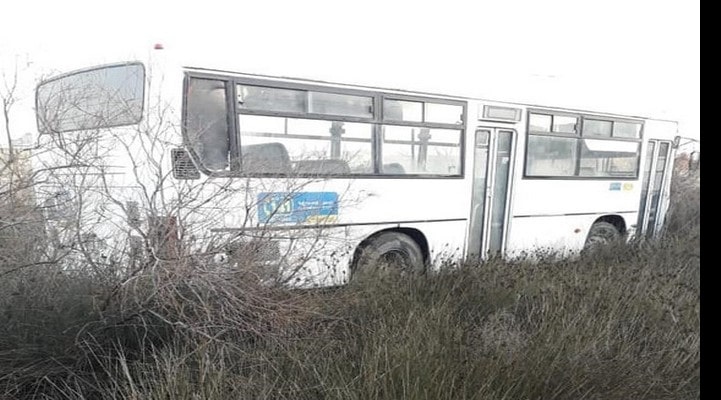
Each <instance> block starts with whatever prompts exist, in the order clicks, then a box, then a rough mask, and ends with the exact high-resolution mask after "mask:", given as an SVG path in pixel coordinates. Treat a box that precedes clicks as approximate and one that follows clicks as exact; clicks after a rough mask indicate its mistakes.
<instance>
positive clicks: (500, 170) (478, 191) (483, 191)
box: [467, 128, 515, 258]
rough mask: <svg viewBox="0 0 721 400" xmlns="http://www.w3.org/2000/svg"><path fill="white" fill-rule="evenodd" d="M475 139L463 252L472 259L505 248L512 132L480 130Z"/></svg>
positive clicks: (513, 138)
mask: <svg viewBox="0 0 721 400" xmlns="http://www.w3.org/2000/svg"><path fill="white" fill-rule="evenodd" d="M475 136H476V137H475V145H474V151H473V159H474V166H473V197H472V201H471V219H470V228H469V229H470V231H469V235H468V251H467V252H468V254H469V255H471V256H472V257H477V256H481V258H486V257H487V256H488V255H494V254H499V253H502V252H503V250H504V246H505V241H506V240H505V239H506V233H507V226H508V203H509V201H508V199H509V197H510V193H511V181H512V180H511V177H512V176H513V175H512V173H513V171H512V168H513V155H514V154H513V148H514V142H515V132H514V131H512V130H509V129H500V128H480V129H478V130H477V131H476V135H475Z"/></svg>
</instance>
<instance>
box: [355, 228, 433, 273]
mask: <svg viewBox="0 0 721 400" xmlns="http://www.w3.org/2000/svg"><path fill="white" fill-rule="evenodd" d="M353 264H354V269H353V273H354V275H355V274H357V273H367V272H371V271H376V272H379V271H383V270H386V269H388V268H391V270H392V271H395V272H400V273H402V274H421V273H423V272H425V268H426V265H425V260H424V257H423V250H422V249H421V247H420V246H419V245H418V243H416V241H415V240H413V238H411V237H410V236H408V235H406V234H403V233H400V232H382V233H380V234H378V235H376V236H372V237H371V238H370V239H368V241H367V242H366V243H365V244H364V245H363V246H362V247H361V248H359V249H358V252H357V257H356V258H355V261H354V263H353Z"/></svg>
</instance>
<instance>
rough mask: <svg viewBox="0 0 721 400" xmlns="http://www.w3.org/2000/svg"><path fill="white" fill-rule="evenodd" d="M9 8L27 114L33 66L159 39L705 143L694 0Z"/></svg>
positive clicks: (129, 51)
mask: <svg viewBox="0 0 721 400" xmlns="http://www.w3.org/2000/svg"><path fill="white" fill-rule="evenodd" d="M7 3H9V4H4V5H3V6H2V7H3V10H2V14H1V15H0V68H2V70H3V72H4V73H5V74H6V75H7V74H8V73H9V71H10V70H11V69H12V68H13V67H14V65H16V64H17V65H19V66H20V67H21V68H20V69H21V71H25V73H24V74H23V75H22V76H21V80H20V82H21V86H22V90H21V91H20V92H19V95H20V97H21V98H22V100H24V101H23V102H22V103H20V105H21V106H22V107H23V108H24V109H27V107H30V106H31V105H32V90H31V88H32V86H33V85H34V81H35V80H36V79H37V77H38V76H39V75H38V74H46V73H48V72H49V71H66V70H69V69H75V68H80V67H83V66H87V65H88V64H95V63H100V62H115V61H121V60H126V59H135V58H138V57H142V56H144V55H146V54H147V52H148V51H149V50H150V49H151V48H152V45H153V44H154V43H156V42H159V43H163V44H164V45H165V47H166V49H168V50H169V51H171V50H172V51H178V52H188V53H190V54H193V56H194V59H195V64H196V65H197V66H205V64H204V60H211V59H217V58H218V56H219V55H220V56H222V59H223V61H224V64H225V66H226V67H228V68H232V69H234V70H237V71H239V72H249V73H260V74H268V75H283V76H294V77H300V78H311V79H320V80H327V81H337V82H343V83H357V84H365V85H373V86H382V87H390V88H400V89H408V90H422V91H431V92H437V93H447V94H456V95H468V96H474V97H482V98H489V99H497V100H507V101H518V102H524V103H533V104H544V105H555V106H564V107H571V108H582V109H592V110H597V111H606V112H618V113H628V114H634V115H644V116H651V117H658V118H664V119H673V120H678V121H679V122H680V128H679V129H680V133H681V135H683V136H690V137H696V138H698V137H699V129H700V3H699V0H690V1H689V0H674V1H664V0H656V1H650V0H603V1H579V0H569V1H566V0H563V1H562V0H544V1H513V0H503V1H456V0H443V1H433V2H423V1H392V0H364V1H340V0H336V1H320V0H318V1H316V0H305V1H292V0H288V1H271V0H264V1H259V0H252V1H241V0H236V1H216V0H202V1H150V0H144V1H143V0H116V1H112V2H111V1H100V0H95V1H80V0H64V1H53V0H35V1H33V0H23V1H12V2H7ZM28 63H29V64H28ZM1 78H2V75H0V85H1V84H2V80H1ZM0 90H1V89H0ZM31 120H32V118H31V117H30V118H29V117H26V116H18V118H16V122H15V124H16V125H14V126H13V132H14V133H15V136H20V135H21V134H22V133H24V132H26V131H29V130H33V128H32V127H30V128H28V125H27V123H26V122H27V121H31ZM2 129H4V127H3V128H2ZM2 136H5V135H4V132H3V134H2Z"/></svg>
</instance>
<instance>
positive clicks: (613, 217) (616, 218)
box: [589, 214, 628, 235]
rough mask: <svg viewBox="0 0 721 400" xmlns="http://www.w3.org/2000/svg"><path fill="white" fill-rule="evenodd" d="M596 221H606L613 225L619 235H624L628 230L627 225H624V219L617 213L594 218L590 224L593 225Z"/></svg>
mask: <svg viewBox="0 0 721 400" xmlns="http://www.w3.org/2000/svg"><path fill="white" fill-rule="evenodd" d="M598 222H607V223H609V224H611V225H613V226H615V227H616V229H617V230H618V232H619V233H620V234H621V235H625V234H626V233H627V231H628V229H627V226H626V220H625V219H624V218H623V217H622V216H620V215H618V214H607V215H603V216H601V217H598V218H596V220H595V221H593V223H592V224H591V226H593V225H594V224H596V223H598ZM589 230H590V228H589Z"/></svg>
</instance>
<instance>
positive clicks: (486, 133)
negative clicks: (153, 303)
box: [36, 62, 677, 286]
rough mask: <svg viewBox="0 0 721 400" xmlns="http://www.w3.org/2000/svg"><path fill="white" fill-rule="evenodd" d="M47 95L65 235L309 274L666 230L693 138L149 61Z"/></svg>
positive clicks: (306, 277) (346, 274) (53, 199)
mask: <svg viewBox="0 0 721 400" xmlns="http://www.w3.org/2000/svg"><path fill="white" fill-rule="evenodd" d="M160 72H162V73H160ZM36 108H37V118H38V126H39V131H40V133H41V135H40V142H39V150H40V152H41V153H43V155H42V156H39V157H38V158H39V159H40V160H41V162H40V164H41V165H40V167H39V169H41V170H43V171H45V173H44V175H43V179H42V180H41V183H40V184H39V187H40V188H41V189H42V190H40V192H42V193H41V194H40V196H41V197H42V198H44V199H45V200H44V206H45V208H46V211H47V214H48V220H49V221H50V222H49V225H52V229H50V231H51V232H52V235H51V236H52V237H53V240H56V241H58V240H61V239H60V238H61V237H65V238H66V240H68V241H70V242H72V245H70V246H66V248H72V249H78V251H79V252H81V253H83V254H85V255H88V254H91V253H92V254H102V256H101V257H102V258H103V259H105V260H107V259H109V258H112V259H113V260H116V261H117V260H124V259H125V258H127V257H130V256H137V255H138V254H139V253H144V252H150V253H151V257H155V258H156V259H164V258H166V259H167V258H170V259H173V258H174V257H178V256H183V255H187V254H190V253H192V254H196V253H197V252H204V253H205V254H214V255H215V256H214V259H215V260H216V261H222V262H227V263H231V264H232V263H233V262H237V261H238V260H237V258H238V257H240V258H248V257H251V255H252V256H253V257H257V258H258V260H261V261H262V262H261V263H260V264H261V265H262V268H263V271H265V273H267V274H268V276H273V277H275V278H276V279H279V280H280V281H282V282H283V283H287V284H291V285H295V286H331V285H342V284H345V283H347V282H348V281H349V279H351V278H352V277H353V276H354V274H355V273H357V272H358V270H359V269H362V268H368V266H371V265H374V264H377V263H378V262H381V261H393V262H396V263H398V264H401V265H403V266H404V267H405V268H410V269H413V270H423V269H425V268H437V267H438V265H439V261H440V260H445V259H462V258H470V257H480V258H486V257H489V256H492V255H502V256H508V257H513V256H514V255H518V254H524V253H527V252H533V251H536V250H538V249H553V250H556V251H561V252H563V253H567V254H572V253H574V252H577V251H580V250H582V249H583V248H584V247H587V246H590V245H594V244H597V243H605V242H609V241H612V240H616V239H621V238H629V239H630V238H633V237H652V236H654V235H656V234H657V233H659V231H660V230H661V229H662V225H663V220H664V214H665V212H666V209H667V207H668V201H669V185H670V177H671V170H672V168H671V166H672V165H671V163H672V160H673V158H674V139H675V137H676V136H677V124H676V123H675V122H672V121H665V120H657V119H649V118H644V117H637V116H628V115H615V114H608V113H602V112H592V111H582V110H573V109H565V108H555V107H549V106H539V105H526V104H512V103H504V102H498V101H489V100H483V99H474V98H465V97H457V96H450V95H439V94H429V93H418V92H410V91H400V90H390V89H382V88H375V87H362V86H357V85H347V84H339V83H327V82H319V81H311V80H303V79H291V78H279V77H268V76H259V75H250V74H243V73H237V72H228V71H224V70H215V69H208V68H198V67H178V68H176V69H170V68H168V67H162V69H161V70H159V69H158V67H157V66H152V67H151V66H150V65H145V64H144V63H141V62H125V63H118V64H110V65H103V66H97V67H92V68H89V69H84V70H79V71H75V72H70V73H67V74H63V75H60V76H57V77H54V78H51V79H48V80H46V81H44V82H42V83H41V84H40V85H39V86H38V88H37V101H36ZM70 220H72V221H73V222H69V221H70ZM78 221H79V222H78ZM161 242H162V243H164V245H163V246H158V243H161ZM143 249H145V250H143ZM168 249H171V250H168ZM188 249H193V250H192V251H191V250H188ZM94 251H97V253H93V252H94ZM93 257H95V256H93ZM96 258H97V257H96ZM256 261H257V260H256ZM117 262H122V261H117ZM255 264H257V263H255Z"/></svg>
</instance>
